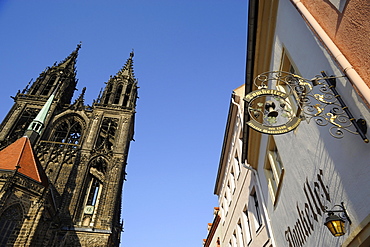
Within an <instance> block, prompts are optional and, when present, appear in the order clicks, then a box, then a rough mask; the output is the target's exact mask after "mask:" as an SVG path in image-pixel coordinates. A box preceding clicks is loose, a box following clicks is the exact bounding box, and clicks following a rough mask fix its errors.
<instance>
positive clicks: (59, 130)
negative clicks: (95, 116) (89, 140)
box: [50, 116, 82, 145]
mask: <svg viewBox="0 0 370 247" xmlns="http://www.w3.org/2000/svg"><path fill="white" fill-rule="evenodd" d="M79 120H80V119H79V118H78V117H76V116H69V117H66V118H63V119H62V120H61V121H60V122H58V123H57V125H56V127H55V130H54V133H53V134H52V135H51V137H50V140H51V141H54V142H61V143H68V144H75V145H77V144H79V143H80V141H81V135H82V126H81V123H80V121H79Z"/></svg>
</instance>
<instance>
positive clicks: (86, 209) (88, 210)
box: [84, 205, 94, 214]
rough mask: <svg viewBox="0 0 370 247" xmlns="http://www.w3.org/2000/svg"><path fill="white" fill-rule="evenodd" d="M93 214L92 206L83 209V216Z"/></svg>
mask: <svg viewBox="0 0 370 247" xmlns="http://www.w3.org/2000/svg"><path fill="white" fill-rule="evenodd" d="M93 212H94V206H92V205H87V206H86V207H85V210H84V213H85V214H93Z"/></svg>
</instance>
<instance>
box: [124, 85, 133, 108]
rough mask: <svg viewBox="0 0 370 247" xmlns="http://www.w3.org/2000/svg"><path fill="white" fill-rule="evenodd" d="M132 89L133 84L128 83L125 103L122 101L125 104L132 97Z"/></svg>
mask: <svg viewBox="0 0 370 247" xmlns="http://www.w3.org/2000/svg"><path fill="white" fill-rule="evenodd" d="M131 90H132V84H128V85H127V87H126V93H125V97H124V98H123V103H122V105H123V106H127V103H128V100H129V99H130V95H131Z"/></svg>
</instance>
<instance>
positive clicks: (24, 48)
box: [0, 0, 247, 247]
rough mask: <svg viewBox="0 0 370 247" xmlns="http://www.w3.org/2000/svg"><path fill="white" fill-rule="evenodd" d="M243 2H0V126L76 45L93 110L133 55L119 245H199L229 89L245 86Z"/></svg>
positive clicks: (211, 200) (213, 200)
mask: <svg viewBox="0 0 370 247" xmlns="http://www.w3.org/2000/svg"><path fill="white" fill-rule="evenodd" d="M246 20H247V0H181V1H180V0H177V1H176V0H158V1H155V0H134V1H128V0H120V1H114V0H108V1H96V0H89V1H87V0H80V1H76V0H74V1H72V0H63V1H50V0H32V1H26V0H14V1H10V0H8V1H4V0H0V79H1V90H0V104H1V108H0V118H4V117H5V114H6V113H7V112H8V111H9V109H10V108H11V106H12V104H13V102H12V99H11V98H10V97H9V96H14V95H15V94H16V92H17V91H18V90H22V89H23V88H24V87H25V86H26V84H27V83H28V81H30V79H31V78H34V79H36V78H37V77H38V75H39V74H40V73H41V72H42V71H43V70H44V69H45V67H46V66H51V65H53V63H54V62H55V61H58V62H59V61H61V60H63V59H64V58H65V57H66V56H68V55H69V54H70V52H71V51H72V50H74V49H75V47H76V45H77V44H78V43H79V42H80V41H82V48H81V50H80V53H79V57H78V62H77V78H78V79H79V83H78V89H79V91H78V92H77V93H76V95H75V96H77V95H78V94H79V92H81V89H82V88H83V87H85V86H86V87H87V90H86V100H85V102H86V103H87V104H90V105H91V102H92V100H93V99H95V98H96V97H97V95H98V93H99V91H100V88H101V87H103V86H104V85H105V84H104V82H106V81H107V80H108V79H109V76H110V75H114V74H115V73H116V72H117V71H118V70H119V69H120V68H121V67H122V66H123V65H124V63H125V61H126V59H127V58H128V57H129V53H130V52H131V50H132V49H134V50H135V57H134V68H135V75H136V78H137V79H138V80H139V86H140V89H139V97H140V98H139V99H138V102H137V115H136V129H135V140H136V141H135V142H132V143H131V148H130V153H129V160H128V166H127V173H128V176H127V181H126V183H125V185H124V192H123V206H122V217H123V219H124V221H125V232H124V233H123V234H122V243H121V246H124V247H149V246H151V247H153V246H154V247H191V246H201V245H202V239H203V238H206V236H207V223H209V222H212V220H213V215H212V214H213V207H215V206H217V197H216V196H215V195H213V188H214V184H215V179H216V174H217V169H218V164H219V157H220V151H221V146H222V141H223V135H224V131H225V124H226V118H227V113H228V107H229V102H230V95H231V93H232V90H233V89H235V88H237V87H238V86H240V85H241V84H243V83H244V75H245V46H246Z"/></svg>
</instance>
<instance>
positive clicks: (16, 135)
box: [0, 45, 138, 247]
mask: <svg viewBox="0 0 370 247" xmlns="http://www.w3.org/2000/svg"><path fill="white" fill-rule="evenodd" d="M79 49H80V45H78V46H77V48H76V50H75V51H73V52H72V53H71V54H70V55H69V56H68V57H67V58H66V59H65V60H64V61H62V62H60V63H59V64H54V65H53V66H52V67H47V68H46V69H45V70H44V71H43V72H42V73H41V74H40V76H39V77H38V78H37V79H36V80H35V81H34V82H33V83H32V84H31V83H29V85H27V87H26V88H25V89H24V90H23V91H18V93H17V94H16V96H15V97H12V98H13V99H14V102H15V103H14V105H13V107H12V108H11V110H10V111H9V113H8V114H7V116H6V117H5V119H4V120H3V122H2V124H1V125H0V149H1V151H0V247H2V246H22V247H23V246H89V247H97V246H119V243H120V235H121V234H120V233H121V231H122V227H123V226H122V222H121V202H122V197H121V195H122V187H123V182H124V180H125V175H126V173H125V168H126V160H127V155H128V151H129V145H130V141H131V140H133V135H134V119H135V107H136V99H137V89H138V87H137V80H136V79H135V76H134V71H133V56H134V54H133V52H132V53H131V54H130V57H129V58H128V59H127V62H126V64H125V65H124V66H123V68H122V69H121V70H120V71H119V72H118V73H117V74H116V75H115V76H113V77H112V76H111V77H110V79H109V80H108V82H106V86H105V89H104V90H103V92H101V93H100V94H99V96H98V97H97V99H96V100H94V102H93V104H92V106H89V105H85V104H84V93H85V88H84V89H82V91H81V94H80V95H79V96H78V97H77V99H76V100H75V101H74V102H71V100H72V97H73V93H74V91H75V90H76V85H77V80H76V67H75V66H76V59H77V55H78V50H79Z"/></svg>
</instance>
